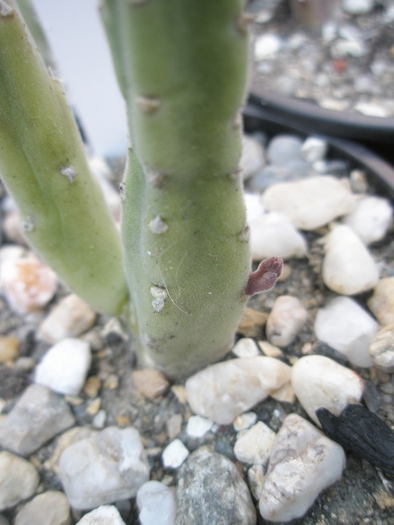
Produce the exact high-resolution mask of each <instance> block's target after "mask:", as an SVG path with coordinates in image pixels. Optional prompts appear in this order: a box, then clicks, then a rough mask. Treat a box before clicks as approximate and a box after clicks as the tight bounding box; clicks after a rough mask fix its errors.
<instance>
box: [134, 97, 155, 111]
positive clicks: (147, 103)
mask: <svg viewBox="0 0 394 525" xmlns="http://www.w3.org/2000/svg"><path fill="white" fill-rule="evenodd" d="M136 102H137V106H138V107H139V109H140V110H141V111H142V112H143V113H145V114H146V115H151V114H152V113H155V112H156V111H157V110H158V109H159V107H160V100H159V99H158V98H155V97H145V96H139V97H137V100H136Z"/></svg>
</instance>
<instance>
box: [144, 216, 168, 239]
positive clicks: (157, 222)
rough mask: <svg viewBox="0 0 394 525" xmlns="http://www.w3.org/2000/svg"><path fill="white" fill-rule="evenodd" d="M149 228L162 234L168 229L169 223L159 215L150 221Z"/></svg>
mask: <svg viewBox="0 0 394 525" xmlns="http://www.w3.org/2000/svg"><path fill="white" fill-rule="evenodd" d="M149 228H150V230H151V232H152V233H155V234H157V235H160V234H161V233H164V232H166V231H167V230H168V226H167V224H166V223H165V222H163V220H162V218H161V217H160V215H157V216H156V217H155V218H154V219H152V220H151V221H150V223H149Z"/></svg>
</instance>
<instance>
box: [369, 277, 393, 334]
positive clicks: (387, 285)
mask: <svg viewBox="0 0 394 525" xmlns="http://www.w3.org/2000/svg"><path fill="white" fill-rule="evenodd" d="M368 307H369V309H370V310H371V312H372V313H373V314H374V316H375V317H376V319H377V320H378V321H379V323H380V324H381V325H382V326H386V325H388V324H393V323H394V277H386V278H385V279H381V280H380V281H379V282H378V284H377V285H376V286H375V288H374V291H373V296H372V297H371V298H370V299H369V301H368Z"/></svg>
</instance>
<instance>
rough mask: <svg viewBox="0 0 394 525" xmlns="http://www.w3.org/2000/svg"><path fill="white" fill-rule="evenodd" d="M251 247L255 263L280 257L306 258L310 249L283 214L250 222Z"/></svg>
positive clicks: (267, 215)
mask: <svg viewBox="0 0 394 525" xmlns="http://www.w3.org/2000/svg"><path fill="white" fill-rule="evenodd" d="M249 226H250V245H251V251H252V258H253V260H254V261H261V260H262V259H269V258H270V257H280V258H281V259H291V258H293V257H297V258H300V257H304V255H305V254H306V252H307V250H308V247H307V243H306V240H305V238H304V237H303V235H302V234H301V233H300V232H298V231H297V230H296V228H295V227H294V226H293V224H292V222H291V221H290V219H288V218H287V217H286V216H285V215H283V214H282V213H276V212H273V213H266V214H265V215H262V216H261V217H258V218H257V219H254V220H252V221H250V222H249Z"/></svg>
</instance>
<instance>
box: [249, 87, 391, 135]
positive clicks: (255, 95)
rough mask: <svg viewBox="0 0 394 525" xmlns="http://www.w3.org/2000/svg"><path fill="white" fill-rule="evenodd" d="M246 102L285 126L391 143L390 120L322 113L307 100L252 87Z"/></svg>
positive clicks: (327, 110) (347, 112) (318, 107)
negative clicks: (294, 125)
mask: <svg viewBox="0 0 394 525" xmlns="http://www.w3.org/2000/svg"><path fill="white" fill-rule="evenodd" d="M249 101H250V102H251V103H253V104H255V105H257V106H260V107H261V108H262V109H264V111H265V113H266V114H267V115H270V114H272V116H273V117H276V118H280V119H282V121H285V122H290V121H292V122H297V126H298V127H299V128H300V129H307V130H313V131H314V132H315V133H323V134H325V135H333V136H335V137H339V138H345V139H351V140H357V141H367V142H389V143H390V142H394V118H392V117H387V118H380V117H368V116H366V115H362V114H361V113H355V112H349V111H334V110H330V109H325V108H321V107H320V106H318V105H317V104H316V103H314V102H311V101H308V100H304V99H298V98H293V97H285V96H283V95H278V94H277V93H273V92H272V91H268V90H265V89H263V88H261V87H259V86H258V85H256V84H255V85H252V88H251V93H250V95H249Z"/></svg>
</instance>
